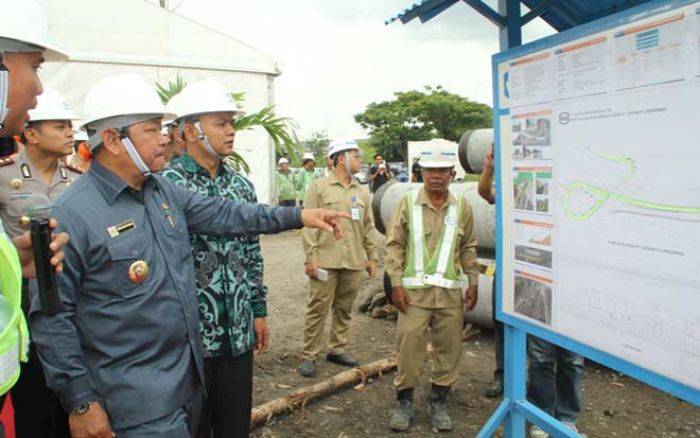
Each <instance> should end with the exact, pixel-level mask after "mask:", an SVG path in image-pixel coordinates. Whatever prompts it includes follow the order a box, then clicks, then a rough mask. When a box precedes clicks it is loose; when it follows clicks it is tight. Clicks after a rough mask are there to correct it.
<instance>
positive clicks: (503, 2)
mask: <svg viewBox="0 0 700 438" xmlns="http://www.w3.org/2000/svg"><path fill="white" fill-rule="evenodd" d="M498 12H499V13H500V14H501V15H502V16H504V17H505V18H506V25H505V27H504V28H502V29H501V30H500V32H499V41H500V47H501V52H503V51H505V50H508V49H510V48H513V47H517V46H520V45H522V44H523V35H522V19H521V18H520V0H498Z"/></svg>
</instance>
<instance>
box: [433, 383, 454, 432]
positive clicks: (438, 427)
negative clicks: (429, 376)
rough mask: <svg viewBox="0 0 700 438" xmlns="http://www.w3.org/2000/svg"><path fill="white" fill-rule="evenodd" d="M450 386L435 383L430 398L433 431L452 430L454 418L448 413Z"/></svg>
mask: <svg viewBox="0 0 700 438" xmlns="http://www.w3.org/2000/svg"><path fill="white" fill-rule="evenodd" d="M449 391H450V387H449V386H439V385H433V386H432V388H431V391H430V399H429V400H428V415H429V416H430V424H431V425H432V427H433V432H441V431H446V430H452V418H450V415H449V414H448V413H447V403H446V399H447V393H448V392H449Z"/></svg>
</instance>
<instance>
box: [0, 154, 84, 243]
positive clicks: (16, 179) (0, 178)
mask: <svg viewBox="0 0 700 438" xmlns="http://www.w3.org/2000/svg"><path fill="white" fill-rule="evenodd" d="M79 176H80V172H79V171H78V170H77V169H74V168H72V167H69V166H66V165H65V164H63V163H62V162H61V161H59V162H58V163H57V164H56V171H55V172H54V174H53V178H52V179H51V182H50V183H49V184H48V185H47V184H46V182H45V181H44V180H43V179H42V177H41V175H40V174H39V172H38V171H36V170H35V169H34V165H33V164H32V162H31V160H30V159H29V157H28V156H27V152H26V150H25V151H22V153H21V154H19V156H17V159H15V160H4V161H3V163H2V164H0V219H2V221H3V223H4V224H5V229H6V231H7V234H8V235H9V236H10V237H15V236H18V235H20V234H22V233H23V232H24V231H26V229H27V228H24V227H23V226H22V224H21V223H20V219H21V218H22V216H24V215H25V211H24V208H25V205H26V200H27V196H28V195H30V194H42V195H46V197H47V198H49V200H51V202H54V201H55V200H56V199H57V198H58V196H59V195H60V194H61V193H63V191H64V190H66V188H68V186H69V185H71V183H72V182H73V181H75V180H76V179H77V178H78V177H79Z"/></svg>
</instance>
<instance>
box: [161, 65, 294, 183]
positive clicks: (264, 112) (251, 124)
mask: <svg viewBox="0 0 700 438" xmlns="http://www.w3.org/2000/svg"><path fill="white" fill-rule="evenodd" d="M185 85H187V82H186V81H185V80H184V79H183V78H182V77H181V76H180V75H177V76H176V77H175V79H174V80H172V81H169V82H168V83H167V84H165V85H161V84H158V83H156V91H157V92H158V96H160V99H161V101H162V102H163V104H164V105H165V104H167V103H168V102H169V101H170V99H171V98H172V97H173V96H175V95H176V94H178V93H179V92H180V91H182V89H183V88H185ZM230 96H231V100H232V101H234V102H235V103H236V104H237V105H238V106H241V105H242V104H243V102H244V101H245V93H244V92H231V93H230ZM233 127H234V128H235V129H236V131H245V130H248V129H254V128H256V127H260V128H262V129H264V130H265V131H266V132H267V134H268V135H269V136H270V138H272V142H273V143H274V144H275V152H276V154H277V155H279V156H287V157H289V158H290V159H291V160H292V162H293V163H295V164H297V165H298V164H299V163H300V161H301V145H300V143H299V139H298V138H297V136H296V133H295V131H294V130H295V129H296V128H297V125H296V123H295V122H294V121H293V120H292V119H290V118H288V117H278V116H277V115H275V112H274V107H273V106H266V107H264V108H263V109H261V110H260V111H256V112H253V113H248V114H244V115H243V116H240V117H237V118H236V119H235V120H234V121H233ZM227 160H228V161H229V163H230V164H231V165H232V166H233V167H234V168H235V169H236V170H237V171H239V172H244V173H250V166H249V165H248V163H246V161H245V159H243V157H242V156H241V155H239V154H238V153H237V152H236V151H235V150H234V152H233V154H232V155H231V156H229V157H227Z"/></svg>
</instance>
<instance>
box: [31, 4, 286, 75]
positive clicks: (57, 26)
mask: <svg viewBox="0 0 700 438" xmlns="http://www.w3.org/2000/svg"><path fill="white" fill-rule="evenodd" d="M42 2H43V6H44V7H45V10H46V12H47V14H48V16H49V26H50V28H51V33H52V35H53V36H54V38H55V39H56V40H57V41H59V42H60V43H61V44H63V46H62V48H63V49H65V50H66V51H67V52H68V54H69V55H70V59H71V60H73V61H86V62H100V63H107V62H111V63H118V64H137V65H156V66H161V67H184V68H206V69H210V70H226V71H246V72H254V73H267V74H273V75H277V74H279V73H280V72H279V69H278V67H277V63H276V61H275V60H274V59H273V58H272V57H271V56H269V55H267V54H265V53H263V52H261V51H260V50H258V49H255V48H253V47H251V46H249V45H247V44H245V43H243V42H241V41H238V40H235V39H233V38H231V37H229V36H227V35H225V34H222V33H220V32H217V31H215V30H212V29H210V28H208V27H206V26H204V25H202V24H200V23H197V22H195V21H192V20H190V19H188V18H186V17H183V16H181V15H178V14H176V13H173V12H170V11H168V10H166V9H164V8H161V7H160V6H158V5H157V4H154V3H151V2H149V1H147V0H121V1H119V2H105V1H103V0H42Z"/></svg>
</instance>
